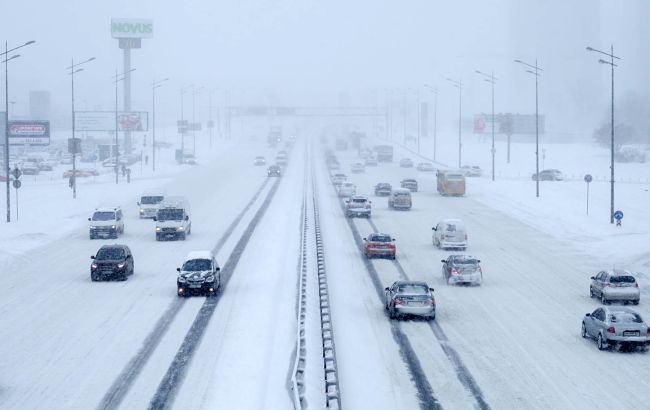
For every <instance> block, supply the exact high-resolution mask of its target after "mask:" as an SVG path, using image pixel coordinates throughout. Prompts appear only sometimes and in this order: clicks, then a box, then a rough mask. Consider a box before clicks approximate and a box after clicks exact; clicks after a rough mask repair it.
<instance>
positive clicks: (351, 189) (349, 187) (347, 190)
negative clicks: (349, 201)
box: [338, 182, 357, 198]
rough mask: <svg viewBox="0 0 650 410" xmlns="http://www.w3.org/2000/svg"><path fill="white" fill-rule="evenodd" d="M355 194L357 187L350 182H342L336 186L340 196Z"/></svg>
mask: <svg viewBox="0 0 650 410" xmlns="http://www.w3.org/2000/svg"><path fill="white" fill-rule="evenodd" d="M356 194H357V187H356V185H354V184H353V183H352V182H344V183H343V184H342V185H341V186H339V188H338V195H339V197H340V198H347V197H351V196H352V195H356Z"/></svg>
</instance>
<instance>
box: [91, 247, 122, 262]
mask: <svg viewBox="0 0 650 410" xmlns="http://www.w3.org/2000/svg"><path fill="white" fill-rule="evenodd" d="M124 256H125V252H124V249H122V248H101V249H100V250H99V251H97V256H95V259H97V260H100V261H108V260H121V259H124Z"/></svg>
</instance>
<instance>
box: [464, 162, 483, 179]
mask: <svg viewBox="0 0 650 410" xmlns="http://www.w3.org/2000/svg"><path fill="white" fill-rule="evenodd" d="M460 171H461V172H462V173H463V175H465V176H466V177H480V176H481V175H483V170H482V169H481V167H479V166H478V165H463V166H462V167H460Z"/></svg>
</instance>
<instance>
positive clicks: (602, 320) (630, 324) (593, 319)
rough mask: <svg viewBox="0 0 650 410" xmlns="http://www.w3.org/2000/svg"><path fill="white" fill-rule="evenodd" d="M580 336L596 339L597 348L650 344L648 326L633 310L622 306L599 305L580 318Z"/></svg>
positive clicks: (649, 329) (646, 345)
mask: <svg viewBox="0 0 650 410" xmlns="http://www.w3.org/2000/svg"><path fill="white" fill-rule="evenodd" d="M581 334H582V337H584V338H590V339H595V340H596V345H597V346H598V350H605V349H607V348H608V347H610V346H614V345H619V346H630V347H641V348H643V349H644V350H647V349H648V345H650V328H649V327H648V325H647V324H646V323H645V322H644V321H643V319H642V318H641V316H640V315H639V314H638V313H636V312H635V311H634V310H632V309H630V308H627V307H623V306H616V307H600V308H598V309H596V310H594V311H593V312H592V313H587V314H586V315H585V317H584V318H583V319H582V331H581Z"/></svg>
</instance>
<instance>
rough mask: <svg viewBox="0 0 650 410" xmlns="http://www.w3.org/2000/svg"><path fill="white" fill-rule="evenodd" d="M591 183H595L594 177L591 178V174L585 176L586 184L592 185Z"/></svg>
mask: <svg viewBox="0 0 650 410" xmlns="http://www.w3.org/2000/svg"><path fill="white" fill-rule="evenodd" d="M591 181H593V177H592V176H591V174H587V175H585V182H586V183H590V182H591Z"/></svg>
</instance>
